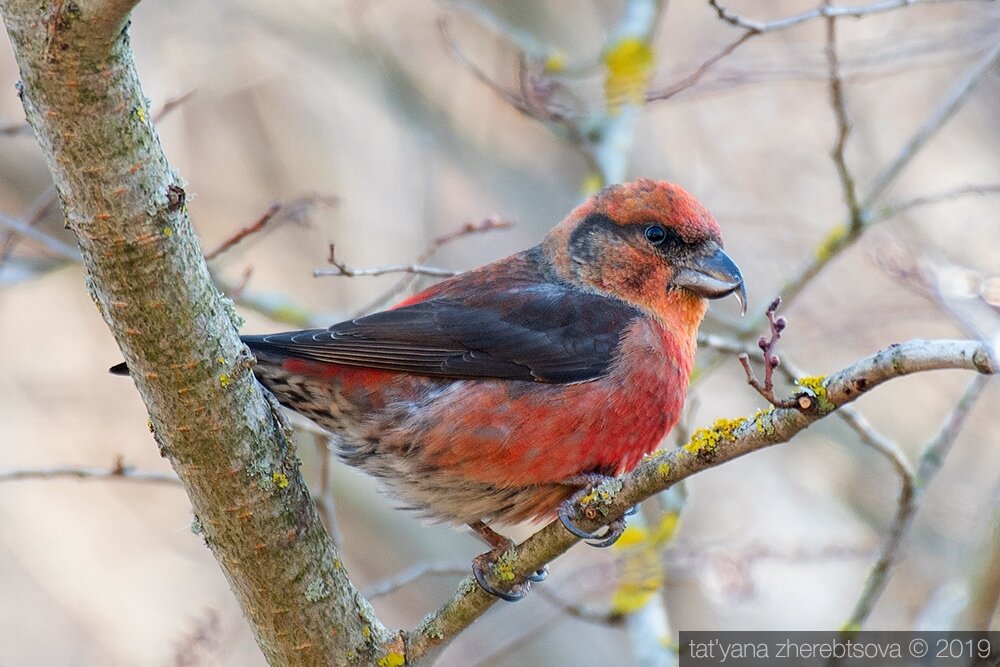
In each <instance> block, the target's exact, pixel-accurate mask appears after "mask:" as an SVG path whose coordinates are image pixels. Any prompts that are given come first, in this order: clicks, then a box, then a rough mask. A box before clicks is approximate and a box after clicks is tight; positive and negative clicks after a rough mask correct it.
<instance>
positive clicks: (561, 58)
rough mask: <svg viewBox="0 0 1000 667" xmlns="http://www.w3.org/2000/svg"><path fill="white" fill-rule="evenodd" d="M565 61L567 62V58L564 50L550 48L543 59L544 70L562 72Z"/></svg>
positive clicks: (564, 67)
mask: <svg viewBox="0 0 1000 667" xmlns="http://www.w3.org/2000/svg"><path fill="white" fill-rule="evenodd" d="M567 62H569V59H568V58H567V57H566V53H565V52H563V51H560V50H559V49H552V51H550V52H549V55H548V57H547V58H546V59H545V71H546V72H552V73H555V72H562V71H563V70H565V69H566V64H567Z"/></svg>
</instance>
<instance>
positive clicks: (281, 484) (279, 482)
mask: <svg viewBox="0 0 1000 667" xmlns="http://www.w3.org/2000/svg"><path fill="white" fill-rule="evenodd" d="M271 481H272V482H274V485H275V486H276V487H278V488H279V489H287V488H288V475H286V474H285V473H283V472H276V473H274V474H272V475H271Z"/></svg>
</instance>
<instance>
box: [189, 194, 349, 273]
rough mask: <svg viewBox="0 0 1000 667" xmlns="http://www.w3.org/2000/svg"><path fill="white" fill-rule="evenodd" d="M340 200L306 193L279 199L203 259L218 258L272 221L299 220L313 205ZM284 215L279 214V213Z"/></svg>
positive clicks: (337, 202) (332, 203)
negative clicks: (290, 198)
mask: <svg viewBox="0 0 1000 667" xmlns="http://www.w3.org/2000/svg"><path fill="white" fill-rule="evenodd" d="M339 203H340V201H339V200H338V199H337V198H336V197H333V196H328V195H308V196H305V197H299V198H297V199H292V200H290V201H279V202H275V203H273V204H271V206H269V207H268V209H267V210H266V211H264V213H262V214H261V216H260V217H259V218H257V220H256V222H254V223H253V224H250V225H247V226H246V227H243V228H242V229H239V230H237V231H236V232H235V233H233V235H232V236H230V237H229V238H227V239H225V240H224V241H222V242H221V243H220V244H219V245H217V246H216V247H215V248H214V249H212V250H210V251H209V252H207V253H205V259H206V260H208V261H212V260H213V259H218V257H219V255H221V254H222V253H224V252H226V251H227V250H230V249H231V248H233V246H235V245H236V244H238V243H239V242H240V241H243V240H244V239H246V238H247V237H249V236H253V235H254V234H257V233H259V232H262V231H264V228H265V227H267V226H268V224H269V223H272V222H286V221H290V222H299V221H301V220H302V219H303V217H304V216H305V214H306V213H307V212H308V211H309V209H311V208H312V207H313V206H316V205H317V204H324V205H326V206H336V205H337V204H339ZM282 213H283V214H284V215H280V214H282Z"/></svg>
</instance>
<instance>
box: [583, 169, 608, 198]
mask: <svg viewBox="0 0 1000 667" xmlns="http://www.w3.org/2000/svg"><path fill="white" fill-rule="evenodd" d="M603 187H604V179H603V178H601V175H600V174H599V173H597V172H596V171H592V172H590V173H589V174H587V175H586V177H584V179H583V183H582V184H581V185H580V189H581V190H582V191H583V195H584V196H585V197H589V196H590V195H592V194H594V193H596V192H597V191H598V190H600V189H601V188H603Z"/></svg>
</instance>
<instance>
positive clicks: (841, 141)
mask: <svg viewBox="0 0 1000 667" xmlns="http://www.w3.org/2000/svg"><path fill="white" fill-rule="evenodd" d="M823 6H824V7H832V5H831V0H824V4H823ZM826 62H827V73H828V77H829V83H830V105H831V106H832V107H833V112H834V115H835V116H836V118H837V141H836V142H835V143H834V145H833V151H832V152H831V157H832V158H833V164H834V165H835V166H836V167H837V175H838V176H839V177H840V187H841V189H842V190H843V191H844V202H845V203H846V204H847V211H848V213H849V216H850V226H851V228H860V227H861V226H862V225H863V224H864V219H863V218H862V216H861V206H860V204H859V203H858V194H857V188H856V186H855V182H854V175H853V174H852V173H851V170H850V168H848V166H847V159H846V158H845V157H844V149H845V148H846V147H847V137H848V136H850V134H851V119H850V117H849V116H848V115H847V103H846V101H845V100H844V80H843V79H842V78H841V76H840V56H839V54H838V52H837V19H836V18H835V17H833V16H828V17H827V19H826Z"/></svg>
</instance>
